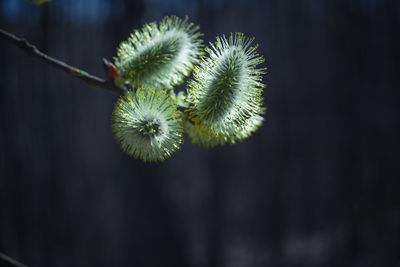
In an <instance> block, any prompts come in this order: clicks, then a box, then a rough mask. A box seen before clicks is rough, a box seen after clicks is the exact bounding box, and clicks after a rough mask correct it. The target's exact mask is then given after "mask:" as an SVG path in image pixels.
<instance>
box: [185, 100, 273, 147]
mask: <svg viewBox="0 0 400 267" xmlns="http://www.w3.org/2000/svg"><path fill="white" fill-rule="evenodd" d="M265 111H266V109H265V108H260V113H259V114H255V115H253V116H252V117H251V118H249V119H248V120H246V123H245V124H243V125H242V128H241V129H240V130H238V131H237V132H236V133H235V134H234V135H218V136H215V135H213V134H212V133H210V131H209V130H208V129H207V128H202V125H201V124H197V125H196V124H193V123H192V122H190V121H189V120H185V124H184V131H185V133H186V134H187V135H188V136H189V137H190V139H191V141H192V143H193V144H196V145H201V146H204V147H206V148H212V147H215V146H218V145H222V146H223V145H226V144H228V145H234V144H236V143H238V142H240V141H243V140H244V139H247V138H249V137H250V136H251V135H252V134H253V133H254V132H255V131H257V130H258V129H259V128H260V127H261V126H262V124H263V121H264V118H263V115H264V114H265Z"/></svg>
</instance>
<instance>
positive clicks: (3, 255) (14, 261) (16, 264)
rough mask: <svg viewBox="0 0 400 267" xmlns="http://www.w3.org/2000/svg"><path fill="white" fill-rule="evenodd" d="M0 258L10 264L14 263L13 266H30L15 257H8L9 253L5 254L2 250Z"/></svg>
mask: <svg viewBox="0 0 400 267" xmlns="http://www.w3.org/2000/svg"><path fill="white" fill-rule="evenodd" d="M0 259H1V260H3V261H5V262H8V263H9V264H11V265H13V266H17V267H28V266H26V265H25V264H22V263H20V262H18V261H16V260H14V259H13V258H10V257H8V256H7V255H5V254H3V253H1V252H0Z"/></svg>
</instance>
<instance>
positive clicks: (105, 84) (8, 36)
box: [0, 29, 125, 95]
mask: <svg viewBox="0 0 400 267" xmlns="http://www.w3.org/2000/svg"><path fill="white" fill-rule="evenodd" d="M0 38H3V39H5V40H7V41H9V42H11V43H12V44H13V45H15V46H17V47H19V48H21V49H22V50H24V51H25V52H26V53H27V54H28V55H29V56H31V57H33V58H35V59H38V60H40V61H42V62H44V63H46V64H48V65H50V66H52V67H55V68H57V69H60V70H62V71H64V72H66V73H68V74H70V75H72V76H74V77H76V78H78V79H81V80H82V81H84V82H85V83H86V84H87V85H89V86H91V87H94V88H103V89H106V90H109V91H111V92H113V93H114V94H116V95H122V94H123V93H124V92H125V89H123V88H120V87H118V86H116V85H115V84H114V82H113V81H111V80H104V79H102V78H99V77H96V76H94V75H91V74H89V73H87V72H86V71H84V70H81V69H78V68H75V67H72V66H70V65H68V64H66V63H64V62H63V61H60V60H57V59H55V58H52V57H50V56H48V55H46V54H45V53H43V52H41V51H39V49H37V48H36V47H35V46H34V45H32V44H30V43H28V42H27V41H26V40H25V39H22V38H18V37H17V36H15V35H14V34H12V33H9V32H7V31H4V30H2V29H0Z"/></svg>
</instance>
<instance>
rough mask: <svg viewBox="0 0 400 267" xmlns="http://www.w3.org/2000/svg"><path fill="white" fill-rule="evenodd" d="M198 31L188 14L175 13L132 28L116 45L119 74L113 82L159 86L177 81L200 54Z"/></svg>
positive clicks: (178, 82)
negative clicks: (181, 15) (125, 37)
mask: <svg viewBox="0 0 400 267" xmlns="http://www.w3.org/2000/svg"><path fill="white" fill-rule="evenodd" d="M198 30H199V27H198V26H194V25H193V24H192V23H188V18H187V17H186V18H185V19H183V20H182V19H180V18H178V17H175V16H170V17H164V18H163V19H162V20H161V22H160V23H159V24H157V23H149V24H145V25H144V26H143V27H142V29H141V30H135V31H134V32H133V33H132V34H131V35H130V37H129V39H128V40H127V41H124V42H122V43H121V44H120V46H119V48H118V51H117V57H116V58H115V65H116V66H117V67H118V68H119V70H120V73H121V75H120V76H119V77H118V78H117V79H116V80H115V82H116V84H117V85H122V84H125V83H128V84H129V85H130V86H133V87H136V86H145V87H154V88H162V89H172V88H173V87H174V86H175V85H178V84H180V83H181V82H182V81H183V78H184V77H185V76H187V75H189V73H190V72H191V70H192V69H193V67H194V65H196V64H197V63H198V62H199V59H200V56H201V55H202V53H203V52H202V47H203V41H202V40H201V39H200V37H201V36H202V34H201V33H200V32H199V31H198Z"/></svg>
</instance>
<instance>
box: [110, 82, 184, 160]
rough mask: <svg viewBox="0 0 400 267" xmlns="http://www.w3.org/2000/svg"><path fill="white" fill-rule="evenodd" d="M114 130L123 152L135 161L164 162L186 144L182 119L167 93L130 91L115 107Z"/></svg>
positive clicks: (150, 90)
mask: <svg viewBox="0 0 400 267" xmlns="http://www.w3.org/2000/svg"><path fill="white" fill-rule="evenodd" d="M111 128H112V131H113V132H114V137H115V139H116V140H117V141H118V143H119V144H120V146H121V149H122V150H123V151H124V152H125V153H126V154H128V155H129V156H132V157H134V158H136V159H141V160H143V161H145V162H148V161H150V162H151V161H163V160H165V159H167V158H169V157H171V156H172V155H173V154H174V153H175V152H176V151H177V150H179V148H180V145H181V144H182V143H183V136H182V133H183V125H182V118H181V115H180V114H179V112H178V110H177V108H176V105H175V104H174V102H173V100H172V99H171V97H170V96H169V95H168V94H167V93H166V92H165V91H156V90H155V89H154V88H151V89H148V88H143V87H140V88H138V90H137V91H136V93H134V92H133V91H131V90H128V91H127V92H126V94H125V95H124V96H122V97H120V98H119V99H118V101H117V103H116V104H115V108H114V112H113V115H112V126H111Z"/></svg>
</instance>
